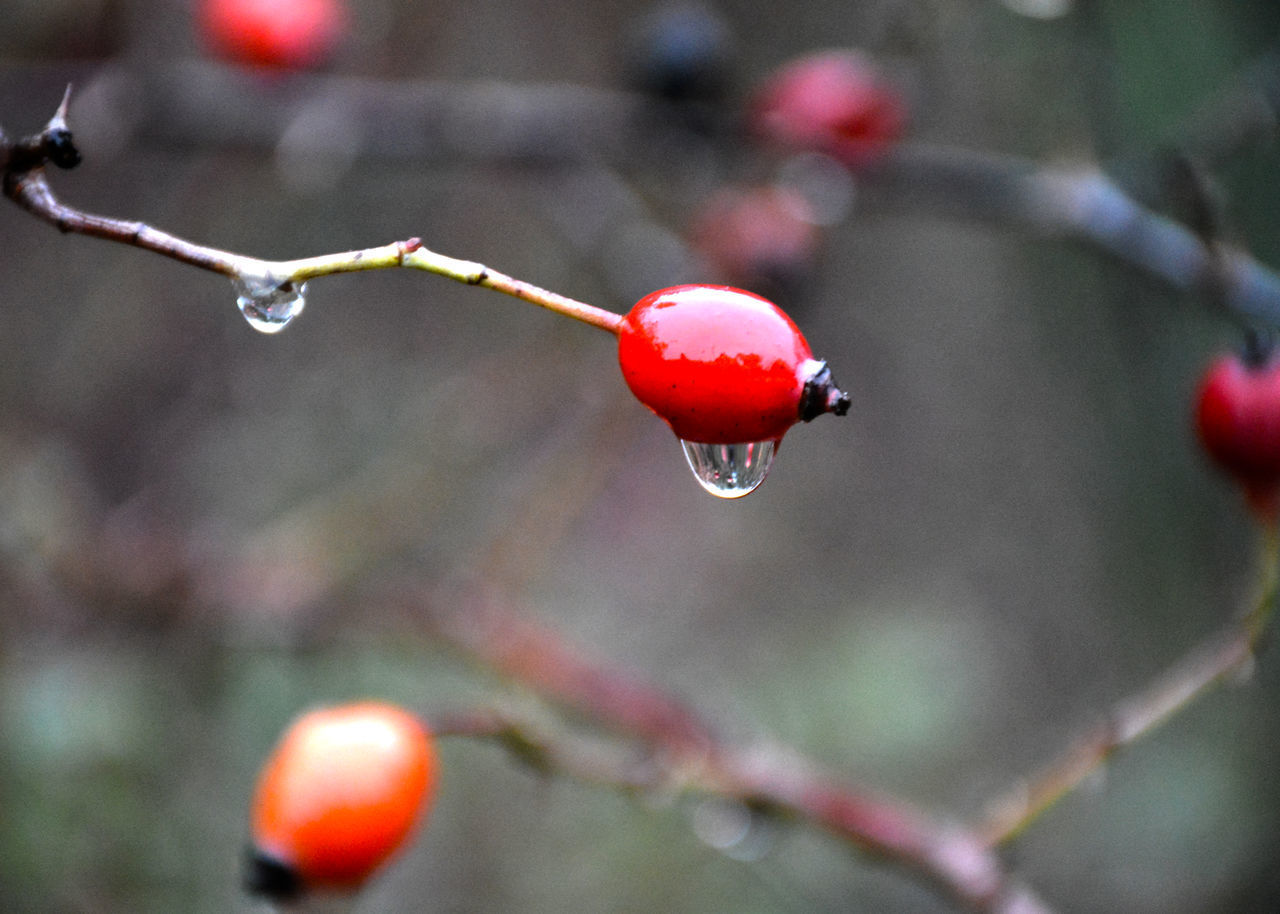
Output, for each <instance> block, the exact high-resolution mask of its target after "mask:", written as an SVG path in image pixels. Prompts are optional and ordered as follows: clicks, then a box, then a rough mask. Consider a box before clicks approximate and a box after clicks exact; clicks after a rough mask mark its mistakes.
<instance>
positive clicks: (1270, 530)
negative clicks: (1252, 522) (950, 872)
mask: <svg viewBox="0 0 1280 914" xmlns="http://www.w3.org/2000/svg"><path fill="white" fill-rule="evenodd" d="M1265 534H1266V535H1265V540H1264V544H1263V549H1262V561H1261V566H1260V567H1261V573H1262V586H1261V593H1260V595H1259V597H1258V599H1257V600H1256V602H1255V603H1254V605H1253V607H1252V609H1251V610H1250V611H1249V613H1248V614H1247V615H1245V616H1244V617H1243V618H1242V619H1241V620H1240V621H1239V622H1237V623H1236V624H1234V625H1232V626H1230V627H1229V628H1228V629H1227V630H1226V631H1225V632H1220V633H1218V634H1215V635H1214V636H1212V637H1210V638H1208V639H1206V640H1205V641H1203V642H1201V643H1200V644H1198V645H1197V646H1196V647H1195V648H1193V649H1192V650H1191V651H1190V653H1188V654H1187V655H1186V656H1185V657H1184V658H1183V659H1182V660H1181V661H1179V662H1178V663H1176V664H1175V665H1174V666H1173V667H1172V668H1170V669H1168V670H1166V671H1165V672H1164V673H1162V674H1161V675H1160V676H1159V677H1157V678H1156V680H1155V681H1154V682H1152V683H1151V684H1150V685H1148V686H1147V687H1146V688H1144V689H1143V690H1141V691H1140V692H1138V693H1136V694H1135V695H1132V696H1130V697H1128V698H1126V699H1124V700H1123V701H1120V702H1118V703H1117V704H1116V705H1115V706H1114V707H1113V708H1112V710H1111V713H1110V714H1109V715H1108V716H1107V719H1106V720H1105V721H1104V722H1103V723H1102V724H1100V725H1099V726H1097V727H1095V728H1093V729H1092V730H1090V731H1089V732H1088V733H1086V734H1084V735H1083V736H1082V737H1080V738H1079V739H1078V740H1076V742H1075V743H1073V744H1072V745H1071V746H1069V747H1068V748H1067V750H1066V751H1065V752H1063V753H1062V755H1061V756H1060V757H1059V758H1058V759H1057V761H1055V762H1053V763H1051V764H1050V765H1049V766H1047V767H1046V768H1045V769H1044V770H1043V771H1041V772H1040V773H1038V774H1036V775H1033V776H1032V777H1030V778H1027V779H1026V780H1025V781H1023V782H1021V783H1020V784H1018V785H1016V786H1015V787H1014V788H1012V789H1011V790H1009V791H1008V792H1007V793H1006V794H1005V795H1004V796H1003V797H1001V798H999V799H997V800H996V801H994V802H993V803H991V804H989V809H990V813H989V814H988V816H987V818H986V821H984V822H982V823H981V824H980V825H978V826H977V829H976V831H977V833H978V834H979V835H981V837H982V842H983V843H984V844H985V845H986V846H988V847H996V846H999V845H1002V844H1006V843H1008V842H1009V841H1011V840H1012V839H1014V838H1015V837H1017V836H1018V835H1020V834H1021V833H1022V832H1023V831H1025V830H1026V828H1027V827H1028V826H1030V825H1031V824H1032V823H1033V822H1034V821H1036V820H1037V819H1038V818H1039V817H1040V816H1041V815H1042V814H1043V813H1045V812H1046V811H1048V810H1049V809H1050V808H1052V807H1053V806H1054V805H1055V804H1056V803H1057V802H1058V801H1059V800H1061V799H1063V798H1064V797H1065V796H1067V795H1068V794H1069V793H1071V792H1072V791H1073V790H1075V789H1076V788H1077V787H1079V786H1080V785H1081V784H1082V783H1084V782H1085V781H1086V780H1087V779H1088V778H1089V777H1090V776H1091V775H1092V774H1093V773H1094V772H1095V771H1097V770H1098V769H1099V768H1100V767H1101V766H1102V765H1103V763H1105V762H1106V761H1107V759H1109V758H1110V757H1111V756H1112V755H1114V754H1115V753H1116V752H1118V751H1120V750H1122V749H1125V748H1127V747H1128V746H1130V745H1132V744H1133V743H1135V742H1137V741H1138V740H1139V739H1141V738H1142V737H1144V736H1146V735H1148V734H1149V733H1151V732H1152V731H1153V730H1155V729H1156V728H1157V727H1159V726H1160V725H1161V724H1163V723H1164V722H1165V721H1167V720H1169V719H1170V718H1171V717H1172V716H1174V715H1175V714H1176V713H1177V712H1179V711H1180V710H1182V709H1183V708H1185V707H1186V706H1187V705H1189V704H1190V703H1191V702H1193V701H1194V700H1195V699H1196V698H1198V697H1200V696H1201V695H1203V694H1205V693H1206V692H1207V691H1208V690H1209V689H1210V688H1212V687H1213V686H1215V685H1217V684H1218V683H1220V682H1223V681H1225V680H1227V679H1230V678H1231V677H1232V676H1233V675H1237V674H1238V673H1239V672H1240V671H1241V670H1248V669H1249V667H1250V665H1251V664H1252V663H1253V662H1254V652H1255V651H1256V650H1257V647H1258V645H1259V642H1260V641H1261V639H1262V637H1263V635H1264V634H1265V632H1266V628H1267V623H1268V622H1269V620H1270V617H1271V615H1272V613H1273V611H1274V609H1275V604H1276V600H1277V581H1278V580H1280V579H1278V578H1277V558H1278V557H1280V538H1278V537H1277V532H1276V530H1275V528H1274V526H1270V525H1269V526H1268V527H1267V528H1266V531H1265Z"/></svg>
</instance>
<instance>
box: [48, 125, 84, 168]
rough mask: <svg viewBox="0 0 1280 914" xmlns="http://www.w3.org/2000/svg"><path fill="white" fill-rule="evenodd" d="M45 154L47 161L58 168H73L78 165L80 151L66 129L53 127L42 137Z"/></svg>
mask: <svg viewBox="0 0 1280 914" xmlns="http://www.w3.org/2000/svg"><path fill="white" fill-rule="evenodd" d="M44 145H45V153H46V155H48V157H49V161H50V162H52V163H53V164H54V165H56V166H58V167H59V168H75V167H76V166H77V165H79V164H80V150H78V149H76V146H75V143H74V142H73V141H72V139H71V131H70V130H68V129H67V128H66V127H53V128H51V129H50V130H48V131H46V133H45V137H44Z"/></svg>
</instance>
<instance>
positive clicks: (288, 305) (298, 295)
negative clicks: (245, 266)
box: [231, 274, 307, 333]
mask: <svg viewBox="0 0 1280 914" xmlns="http://www.w3.org/2000/svg"><path fill="white" fill-rule="evenodd" d="M231 285H232V286H233V287H234V288H235V290H236V304H237V305H239V306H240V313H241V314H243V315H244V319H245V320H247V321H248V322H249V326H250V327H252V328H253V329H254V330H258V331H260V332H262V333H279V332H280V331H281V330H283V329H284V328H285V327H287V326H288V325H289V322H290V321H291V320H293V319H294V318H295V317H297V316H298V315H299V314H301V313H302V309H303V308H304V307H306V304H307V299H306V294H307V284H306V283H295V282H289V281H285V282H280V281H279V280H277V279H276V278H275V277H273V276H271V275H270V274H263V275H261V276H253V275H244V274H242V275H240V276H236V277H234V278H233V279H232V280H231Z"/></svg>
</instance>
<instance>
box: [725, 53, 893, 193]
mask: <svg viewBox="0 0 1280 914" xmlns="http://www.w3.org/2000/svg"><path fill="white" fill-rule="evenodd" d="M747 120H748V126H749V128H750V129H751V131H752V132H753V133H755V134H756V135H757V136H759V137H761V138H763V139H765V140H768V141H770V142H773V143H776V144H778V145H780V146H783V147H786V148H791V149H810V150H815V151H818V152H823V153H826V154H827V155H829V156H831V157H832V158H834V159H837V160H838V161H840V162H842V163H843V164H845V165H846V166H848V167H850V168H857V167H860V166H863V165H867V164H869V163H871V162H873V161H875V159H876V158H878V157H880V156H881V155H883V154H884V152H885V151H886V150H888V149H889V147H891V146H892V145H893V144H894V143H895V142H897V140H898V139H899V137H901V135H902V131H903V128H904V126H905V123H906V106H905V105H904V103H903V101H902V98H901V97H900V95H899V94H898V93H897V91H895V90H894V89H893V88H892V87H891V86H889V85H888V84H887V83H885V82H884V80H883V79H882V78H881V76H880V74H879V73H878V72H877V71H876V69H875V68H874V67H873V66H872V65H871V64H870V63H868V62H867V61H866V60H865V59H863V58H862V57H861V56H860V55H858V54H857V53H855V52H853V51H841V50H836V51H822V52H818V53H815V54H811V55H808V56H806V57H801V58H799V59H797V60H794V61H792V62H791V63H789V64H786V65H785V66H783V67H782V68H781V69H779V70H776V71H775V72H774V73H773V74H772V75H771V76H770V77H768V78H767V79H766V80H765V81H764V83H763V84H762V85H761V86H760V87H759V88H758V89H757V90H756V91H755V93H754V94H753V95H752V97H751V99H750V101H749V103H748V106H747Z"/></svg>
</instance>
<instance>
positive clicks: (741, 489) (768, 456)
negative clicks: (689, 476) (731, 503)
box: [680, 438, 778, 498]
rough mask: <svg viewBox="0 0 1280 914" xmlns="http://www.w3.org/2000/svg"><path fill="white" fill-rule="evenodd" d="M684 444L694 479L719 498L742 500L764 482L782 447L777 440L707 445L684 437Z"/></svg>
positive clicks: (682, 441)
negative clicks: (778, 449)
mask: <svg viewBox="0 0 1280 914" xmlns="http://www.w3.org/2000/svg"><path fill="white" fill-rule="evenodd" d="M680 444H681V445H682V446H683V447H684V456H685V459H686V460H688V461H689V468H690V469H691V470H693V475H694V477H695V478H696V479H697V480H698V482H699V483H700V484H701V485H702V487H703V488H704V489H706V490H707V491H708V492H710V493H711V494H712V495H715V496H716V497H717V498H741V497H742V496H743V495H746V494H747V493H749V492H751V491H753V490H754V489H755V488H756V487H757V486H759V485H760V483H762V482H764V478H765V476H767V475H768V474H769V467H770V466H772V465H773V452H774V451H775V450H776V449H777V447H778V442H777V441H746V442H742V443H739V444H706V443H704V442H701V441H685V440H684V439H683V438H682V439H681V440H680Z"/></svg>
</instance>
